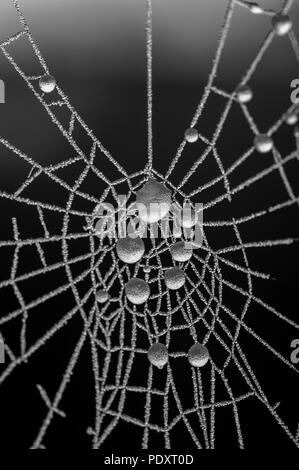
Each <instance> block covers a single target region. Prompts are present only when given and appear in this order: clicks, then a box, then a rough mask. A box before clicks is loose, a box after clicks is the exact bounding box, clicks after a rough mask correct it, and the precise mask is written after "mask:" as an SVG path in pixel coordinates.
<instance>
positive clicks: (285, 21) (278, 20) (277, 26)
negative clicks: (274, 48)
mask: <svg viewBox="0 0 299 470" xmlns="http://www.w3.org/2000/svg"><path fill="white" fill-rule="evenodd" d="M271 23H272V28H273V31H274V32H275V34H276V35H277V36H284V35H285V34H287V33H288V32H289V31H290V30H291V29H292V26H293V24H292V21H291V20H290V17H289V16H288V15H284V14H282V13H279V14H278V15H275V16H273V18H272V21H271Z"/></svg>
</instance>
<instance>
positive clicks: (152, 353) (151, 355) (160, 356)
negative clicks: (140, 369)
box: [147, 343, 168, 369]
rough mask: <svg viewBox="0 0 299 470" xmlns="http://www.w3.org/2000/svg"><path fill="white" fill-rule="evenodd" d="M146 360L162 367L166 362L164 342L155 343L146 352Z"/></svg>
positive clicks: (166, 352)
mask: <svg viewBox="0 0 299 470" xmlns="http://www.w3.org/2000/svg"><path fill="white" fill-rule="evenodd" d="M147 357H148V360H149V361H150V363H151V364H153V366H156V367H158V368H159V369H162V368H163V367H164V366H165V365H166V364H167V362H168V350H167V347H166V346H165V345H164V344H161V343H155V344H153V345H152V346H151V347H150V348H149V350H148V352H147Z"/></svg>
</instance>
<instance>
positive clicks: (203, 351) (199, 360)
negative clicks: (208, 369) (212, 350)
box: [188, 343, 209, 367]
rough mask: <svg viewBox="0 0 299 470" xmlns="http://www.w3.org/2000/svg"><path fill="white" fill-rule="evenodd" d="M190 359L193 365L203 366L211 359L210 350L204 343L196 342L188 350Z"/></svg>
mask: <svg viewBox="0 0 299 470" xmlns="http://www.w3.org/2000/svg"><path fill="white" fill-rule="evenodd" d="M188 361H189V363H190V364H191V366H193V367H203V366H204V365H206V364H207V362H208V361H209V351H208V349H207V348H206V346H204V345H203V344H200V343H195V344H193V346H191V348H190V349H189V351H188Z"/></svg>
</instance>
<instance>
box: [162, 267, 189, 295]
mask: <svg viewBox="0 0 299 470" xmlns="http://www.w3.org/2000/svg"><path fill="white" fill-rule="evenodd" d="M185 282H186V276H185V273H184V271H183V270H182V269H181V268H170V269H168V270H167V271H166V272H165V283H166V286H167V287H168V289H170V290H177V289H180V288H181V287H183V285H184V284H185Z"/></svg>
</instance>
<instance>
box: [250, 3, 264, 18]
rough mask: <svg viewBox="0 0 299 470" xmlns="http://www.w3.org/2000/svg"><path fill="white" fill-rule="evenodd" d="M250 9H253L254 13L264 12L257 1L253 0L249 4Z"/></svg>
mask: <svg viewBox="0 0 299 470" xmlns="http://www.w3.org/2000/svg"><path fill="white" fill-rule="evenodd" d="M249 10H250V11H251V13H253V14H254V15H260V14H261V13H263V11H264V10H263V9H262V7H260V6H259V5H258V4H257V3H255V2H252V3H250V5H249Z"/></svg>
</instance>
